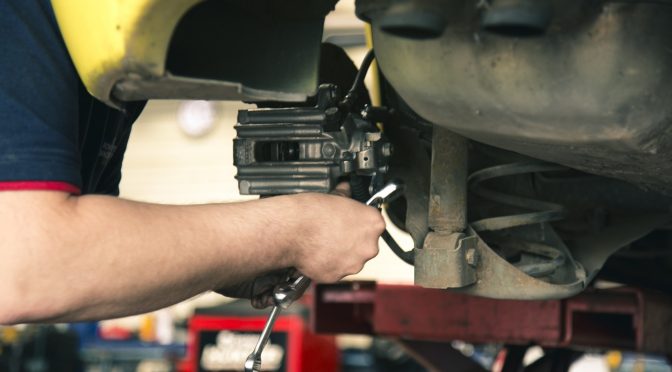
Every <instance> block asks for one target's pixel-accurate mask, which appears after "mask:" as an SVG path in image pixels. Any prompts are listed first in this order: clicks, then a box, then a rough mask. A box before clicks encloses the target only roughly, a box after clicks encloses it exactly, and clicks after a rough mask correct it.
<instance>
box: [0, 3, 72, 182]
mask: <svg viewBox="0 0 672 372" xmlns="http://www.w3.org/2000/svg"><path fill="white" fill-rule="evenodd" d="M0 25H2V32H0V45H2V48H0V190H26V189H38V190H59V191H67V192H71V193H78V192H79V190H80V189H81V183H82V180H81V175H80V162H81V160H80V155H79V148H78V133H79V124H78V86H79V78H78V76H77V73H76V71H75V69H74V66H73V65H72V62H71V61H70V57H69V55H68V53H67V50H66V48H65V45H64V43H63V41H62V39H61V36H60V32H59V30H58V27H57V25H56V21H55V19H54V15H53V11H52V9H51V4H50V2H49V1H48V0H34V1H0Z"/></svg>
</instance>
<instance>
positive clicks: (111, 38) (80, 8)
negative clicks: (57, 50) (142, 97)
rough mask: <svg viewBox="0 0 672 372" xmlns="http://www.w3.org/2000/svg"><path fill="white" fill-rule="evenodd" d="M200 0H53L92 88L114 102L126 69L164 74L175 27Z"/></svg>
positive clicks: (65, 35)
mask: <svg viewBox="0 0 672 372" xmlns="http://www.w3.org/2000/svg"><path fill="white" fill-rule="evenodd" d="M200 1H201V0H170V1H165V0H95V1H91V0H52V5H53V8H54V12H55V14H56V18H57V20H58V24H59V27H60V29H61V33H62V34H63V38H64V39H65V43H66V46H67V48H68V51H69V53H70V55H71V57H72V60H73V62H74V64H75V67H76V68H77V72H78V73H79V75H80V77H81V79H82V82H83V83H84V85H85V86H86V88H87V90H88V91H89V93H91V94H92V95H93V96H95V97H96V98H98V99H100V100H102V101H104V102H106V103H108V104H111V105H114V104H115V102H114V99H113V97H112V96H111V92H112V89H113V87H114V84H115V83H116V82H117V81H119V80H120V79H122V78H123V77H124V76H125V75H126V74H129V73H130V74H147V75H149V76H162V75H164V73H165V58H166V53H167V50H168V46H169V43H170V37H171V34H172V31H173V29H174V28H175V26H176V25H177V23H178V22H179V20H180V18H181V17H182V16H183V15H184V13H185V12H186V11H187V10H189V9H190V8H191V7H192V6H193V5H195V4H196V3H198V2H200Z"/></svg>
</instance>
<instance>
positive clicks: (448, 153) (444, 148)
mask: <svg viewBox="0 0 672 372" xmlns="http://www.w3.org/2000/svg"><path fill="white" fill-rule="evenodd" d="M466 226H467V140H466V139H465V138H464V137H462V136H460V135H458V134H455V133H453V132H451V131H449V130H446V129H444V128H434V133H433V139H432V171H431V176H430V185H429V228H430V229H432V230H433V231H436V232H461V231H464V228H465V227H466Z"/></svg>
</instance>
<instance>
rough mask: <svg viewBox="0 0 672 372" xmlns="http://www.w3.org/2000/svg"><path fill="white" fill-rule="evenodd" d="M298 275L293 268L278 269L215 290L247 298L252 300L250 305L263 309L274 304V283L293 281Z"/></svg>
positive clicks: (234, 296)
mask: <svg viewBox="0 0 672 372" xmlns="http://www.w3.org/2000/svg"><path fill="white" fill-rule="evenodd" d="M299 276H301V274H299V272H298V271H296V270H295V269H280V270H275V271H271V272H270V273H268V274H265V275H262V276H260V277H257V278H255V279H252V280H248V281H246V282H244V283H240V284H236V285H232V286H230V287H225V288H220V289H218V290H216V291H215V292H217V293H219V294H221V295H223V296H226V297H233V298H244V299H249V300H250V301H251V302H252V306H254V307H255V308H257V309H263V308H265V307H268V306H273V305H275V303H274V302H273V289H275V286H276V285H278V284H282V283H287V282H289V281H293V280H294V279H296V278H298V277H299Z"/></svg>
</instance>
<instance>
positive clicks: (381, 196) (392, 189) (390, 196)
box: [366, 180, 406, 208]
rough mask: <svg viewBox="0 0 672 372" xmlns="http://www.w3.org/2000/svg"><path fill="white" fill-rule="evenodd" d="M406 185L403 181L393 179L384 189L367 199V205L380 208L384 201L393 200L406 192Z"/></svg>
mask: <svg viewBox="0 0 672 372" xmlns="http://www.w3.org/2000/svg"><path fill="white" fill-rule="evenodd" d="M405 189H406V186H405V185H404V184H403V182H401V181H397V180H393V181H390V182H388V183H387V184H386V185H385V186H383V188H382V189H380V190H378V192H376V193H375V194H373V195H372V196H371V198H369V200H367V201H366V205H370V206H372V207H376V208H380V207H381V205H382V204H383V203H388V202H391V201H392V200H394V199H396V198H398V197H399V196H401V195H402V194H403V193H404V190H405Z"/></svg>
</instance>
